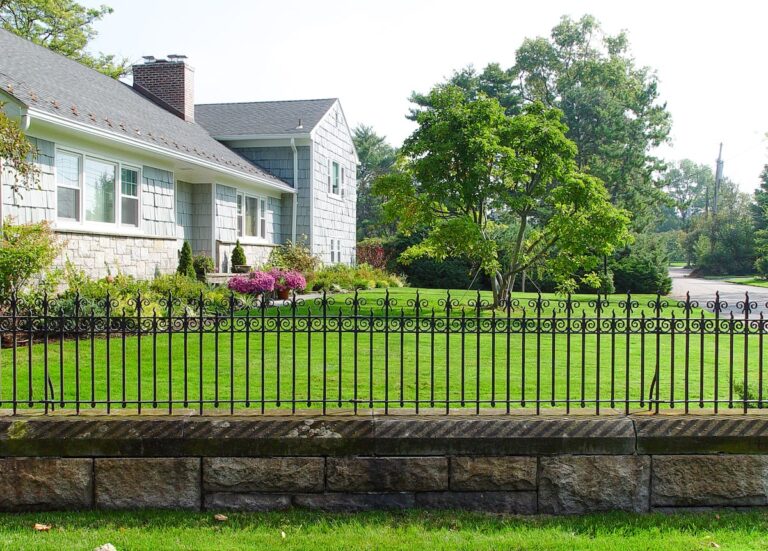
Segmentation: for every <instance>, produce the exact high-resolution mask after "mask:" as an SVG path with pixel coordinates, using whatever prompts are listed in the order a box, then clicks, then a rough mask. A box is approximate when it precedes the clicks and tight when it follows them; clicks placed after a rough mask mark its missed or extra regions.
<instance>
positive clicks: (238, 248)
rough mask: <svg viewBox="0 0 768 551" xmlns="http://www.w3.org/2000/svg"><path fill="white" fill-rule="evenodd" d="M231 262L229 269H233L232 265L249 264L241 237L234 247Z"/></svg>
mask: <svg viewBox="0 0 768 551" xmlns="http://www.w3.org/2000/svg"><path fill="white" fill-rule="evenodd" d="M230 264H231V266H230V270H229V271H232V266H245V265H247V264H248V261H247V260H246V259H245V251H244V250H243V246H242V245H241V244H240V240H239V239H238V240H237V243H235V248H234V249H232V258H231V262H230Z"/></svg>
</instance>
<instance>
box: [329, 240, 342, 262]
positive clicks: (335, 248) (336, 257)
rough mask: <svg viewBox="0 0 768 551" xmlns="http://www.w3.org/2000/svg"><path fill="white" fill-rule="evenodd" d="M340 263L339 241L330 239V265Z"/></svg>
mask: <svg viewBox="0 0 768 551" xmlns="http://www.w3.org/2000/svg"><path fill="white" fill-rule="evenodd" d="M338 262H341V240H340V239H331V264H334V263H338Z"/></svg>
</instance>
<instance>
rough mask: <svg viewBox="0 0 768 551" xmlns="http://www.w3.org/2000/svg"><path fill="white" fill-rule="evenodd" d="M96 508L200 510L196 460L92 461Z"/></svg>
mask: <svg viewBox="0 0 768 551" xmlns="http://www.w3.org/2000/svg"><path fill="white" fill-rule="evenodd" d="M95 470H96V476H95V480H96V506H97V507H102V508H105V509H128V508H142V507H154V508H174V509H199V508H200V460H199V459H197V458H121V459H96V465H95Z"/></svg>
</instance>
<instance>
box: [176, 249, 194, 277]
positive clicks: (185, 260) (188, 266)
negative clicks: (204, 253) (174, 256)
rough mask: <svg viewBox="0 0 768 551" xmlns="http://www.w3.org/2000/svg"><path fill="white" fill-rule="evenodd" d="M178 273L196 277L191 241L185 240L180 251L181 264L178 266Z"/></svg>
mask: <svg viewBox="0 0 768 551" xmlns="http://www.w3.org/2000/svg"><path fill="white" fill-rule="evenodd" d="M176 273H177V274H181V275H183V276H187V277H190V278H194V277H195V268H194V266H193V265H192V247H191V246H190V245H189V241H184V244H183V245H182V246H181V251H180V252H179V266H178V268H176Z"/></svg>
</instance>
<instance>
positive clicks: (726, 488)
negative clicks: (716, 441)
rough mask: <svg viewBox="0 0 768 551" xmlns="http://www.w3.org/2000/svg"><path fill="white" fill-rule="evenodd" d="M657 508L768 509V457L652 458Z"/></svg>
mask: <svg viewBox="0 0 768 551" xmlns="http://www.w3.org/2000/svg"><path fill="white" fill-rule="evenodd" d="M652 504H653V505H654V506H696V505H703V506H709V507H713V506H723V505H733V506H741V505H750V506H752V505H768V456H765V455H709V456H707V455H704V456H702V455H699V456H694V455H666V456H657V455H655V456H653V494H652Z"/></svg>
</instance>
